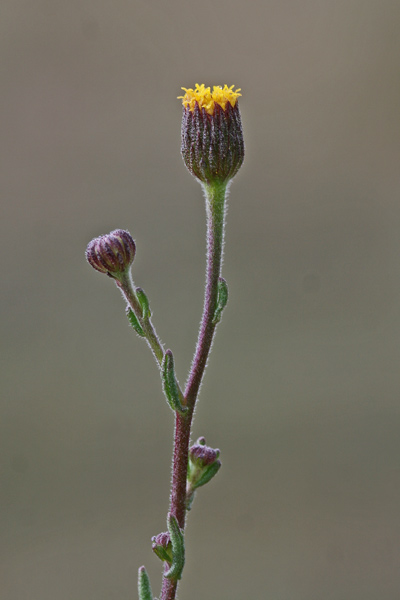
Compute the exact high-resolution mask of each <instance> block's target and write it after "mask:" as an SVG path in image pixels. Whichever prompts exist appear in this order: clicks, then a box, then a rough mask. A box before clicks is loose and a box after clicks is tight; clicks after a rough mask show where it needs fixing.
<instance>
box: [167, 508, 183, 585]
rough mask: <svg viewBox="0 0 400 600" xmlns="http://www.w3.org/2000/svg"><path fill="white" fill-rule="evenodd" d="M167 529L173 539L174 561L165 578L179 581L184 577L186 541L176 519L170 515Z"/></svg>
mask: <svg viewBox="0 0 400 600" xmlns="http://www.w3.org/2000/svg"><path fill="white" fill-rule="evenodd" d="M167 527H168V532H169V535H170V538H171V544H172V556H173V561H172V565H171V568H170V569H169V570H168V571H167V572H166V573H165V575H164V576H165V577H167V578H168V579H173V580H174V581H177V580H178V579H180V578H181V577H182V571H183V567H184V566H185V540H184V538H183V533H182V531H181V528H180V527H179V524H178V521H177V520H176V517H175V516H174V515H173V514H172V513H168V517H167Z"/></svg>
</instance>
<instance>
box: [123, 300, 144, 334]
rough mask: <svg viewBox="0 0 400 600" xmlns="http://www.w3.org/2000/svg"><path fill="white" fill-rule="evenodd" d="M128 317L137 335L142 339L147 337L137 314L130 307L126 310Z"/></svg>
mask: <svg viewBox="0 0 400 600" xmlns="http://www.w3.org/2000/svg"><path fill="white" fill-rule="evenodd" d="M126 316H127V317H128V321H129V323H130V324H131V325H132V327H133V329H134V330H135V331H136V333H137V334H138V335H140V337H145V335H146V334H145V333H144V331H143V329H142V327H141V325H140V323H139V321H138V319H137V317H136V315H135V313H134V312H133V310H132V309H131V308H130V307H129V306H128V308H127V309H126Z"/></svg>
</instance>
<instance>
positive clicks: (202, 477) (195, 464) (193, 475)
mask: <svg viewBox="0 0 400 600" xmlns="http://www.w3.org/2000/svg"><path fill="white" fill-rule="evenodd" d="M219 453H220V452H219V450H218V448H210V446H207V445H206V440H205V439H204V438H203V437H201V438H199V439H198V440H197V442H196V443H195V444H194V446H192V447H191V448H190V449H189V464H188V473H187V485H186V508H187V509H188V510H190V508H191V505H192V502H193V499H194V495H195V491H196V490H197V488H199V487H201V486H202V485H205V484H206V483H208V482H209V481H210V479H212V478H213V477H214V476H215V475H216V474H217V473H218V471H219V470H220V468H221V461H219V460H218V457H219Z"/></svg>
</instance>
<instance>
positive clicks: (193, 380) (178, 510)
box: [135, 183, 227, 600]
mask: <svg viewBox="0 0 400 600" xmlns="http://www.w3.org/2000/svg"><path fill="white" fill-rule="evenodd" d="M203 187H204V193H205V197H206V212H207V269H206V287H205V298H204V309H203V316H202V319H201V324H200V332H199V337H198V341H197V346H196V351H195V354H194V358H193V363H192V366H191V369H190V372H189V377H188V381H187V384H186V389H185V394H184V399H183V405H184V406H187V408H188V411H187V413H185V414H180V413H179V412H176V413H175V435H174V454H173V467H172V483H171V501H170V512H171V514H173V515H174V516H175V517H176V519H177V522H178V524H179V527H180V528H181V530H182V531H183V530H184V528H185V516H186V478H187V469H188V460H189V442H190V431H191V423H192V418H193V413H194V408H195V404H196V400H197V396H198V393H199V389H200V385H201V382H202V379H203V375H204V371H205V368H206V365H207V359H208V356H209V354H210V350H211V346H212V341H213V337H214V332H215V329H216V326H217V322H216V321H215V319H214V315H215V311H216V308H217V304H218V282H219V278H220V274H221V265H222V252H223V242H224V227H225V198H226V191H227V184H226V183H224V184H221V183H214V184H209V185H204V186H203ZM135 312H136V311H135ZM153 352H154V350H153ZM177 585H178V581H177V580H174V579H171V578H168V577H166V576H165V572H164V578H163V585H162V590H161V597H160V600H175V596H176V590H177Z"/></svg>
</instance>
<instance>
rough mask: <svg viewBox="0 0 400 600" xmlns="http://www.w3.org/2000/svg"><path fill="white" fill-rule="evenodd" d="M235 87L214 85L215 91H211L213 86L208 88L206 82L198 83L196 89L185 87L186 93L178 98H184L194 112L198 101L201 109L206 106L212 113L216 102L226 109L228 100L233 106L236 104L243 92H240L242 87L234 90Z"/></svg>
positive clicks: (184, 103)
mask: <svg viewBox="0 0 400 600" xmlns="http://www.w3.org/2000/svg"><path fill="white" fill-rule="evenodd" d="M234 87H235V86H233V85H231V87H228V86H227V85H224V87H223V88H222V87H220V86H219V85H214V87H213V91H211V88H210V87H207V88H206V87H205V85H204V83H202V84H201V85H199V84H198V83H196V85H195V88H194V90H193V89H192V88H189V89H187V88H184V87H183V88H182V89H183V90H184V92H186V93H185V95H184V96H178V98H180V99H181V100H182V104H183V106H184V107H185V108H189V110H191V111H192V112H193V111H194V109H195V106H196V102H197V103H198V105H199V108H200V109H202V108H204V109H205V111H206V112H207V113H208V114H209V115H212V114H213V113H214V109H215V105H216V104H219V105H220V106H221V107H222V108H223V110H225V108H226V105H227V104H228V102H229V103H230V104H231V106H232V108H233V107H234V106H235V104H236V101H237V99H238V97H239V96H241V95H242V94H239V92H240V88H239V89H237V90H236V91H234V90H233V88H234Z"/></svg>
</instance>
